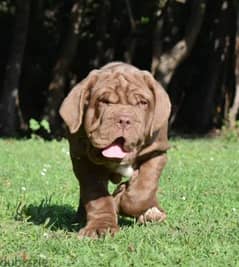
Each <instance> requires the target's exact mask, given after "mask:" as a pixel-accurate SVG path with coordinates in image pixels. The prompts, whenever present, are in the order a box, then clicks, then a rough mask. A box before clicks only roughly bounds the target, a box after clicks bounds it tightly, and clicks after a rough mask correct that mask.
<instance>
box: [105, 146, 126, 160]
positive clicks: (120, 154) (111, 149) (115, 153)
mask: <svg viewBox="0 0 239 267" xmlns="http://www.w3.org/2000/svg"><path fill="white" fill-rule="evenodd" d="M102 154H103V156H104V157H106V158H119V159H122V158H124V157H125V156H126V154H127V153H126V152H124V151H123V150H122V148H121V147H120V146H119V145H118V144H112V145H111V146H108V147H107V148H105V149H104V150H103V151H102Z"/></svg>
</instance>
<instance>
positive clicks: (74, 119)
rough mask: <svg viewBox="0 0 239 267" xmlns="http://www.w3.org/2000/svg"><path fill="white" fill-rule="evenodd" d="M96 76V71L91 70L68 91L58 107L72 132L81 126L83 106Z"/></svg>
mask: <svg viewBox="0 0 239 267" xmlns="http://www.w3.org/2000/svg"><path fill="white" fill-rule="evenodd" d="M97 78H98V71H92V72H91V73H90V74H89V75H88V76H87V77H86V78H85V79H84V80H82V81H81V82H80V83H78V84H77V85H76V86H75V87H74V88H73V89H72V90H71V91H70V93H69V94H68V96H67V97H66V98H65V99H64V101H63V103H62V105H61V107H60V110H59V113H60V115H61V117H62V118H63V120H64V122H65V123H66V125H67V126H68V128H69V131H70V133H72V134H73V133H76V132H77V131H78V130H79V128H80V126H81V123H82V118H83V113H84V107H85V105H86V103H87V99H88V98H89V96H90V91H91V88H92V87H94V85H95V83H96V81H97Z"/></svg>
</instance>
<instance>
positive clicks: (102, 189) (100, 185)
mask: <svg viewBox="0 0 239 267" xmlns="http://www.w3.org/2000/svg"><path fill="white" fill-rule="evenodd" d="M72 163H73V169H74V172H75V175H76V177H77V178H78V180H79V182H80V198H81V201H80V202H81V204H82V205H83V208H84V209H85V212H86V226H85V227H84V228H82V229H81V230H80V232H79V236H80V238H81V237H85V236H87V237H91V238H97V237H99V236H103V235H105V234H107V233H110V234H112V235H114V234H115V233H116V232H117V231H118V230H119V227H118V225H117V214H116V207H115V204H114V201H113V197H112V196H111V195H110V194H109V192H108V189H107V183H108V182H107V180H106V179H104V176H105V175H107V173H106V171H105V170H104V169H103V168H102V167H100V166H95V165H94V164H92V163H91V162H90V161H89V160H88V159H87V158H81V159H80V160H78V159H74V158H72ZM105 178H106V177H105Z"/></svg>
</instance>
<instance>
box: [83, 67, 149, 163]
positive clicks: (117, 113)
mask: <svg viewBox="0 0 239 267" xmlns="http://www.w3.org/2000/svg"><path fill="white" fill-rule="evenodd" d="M153 102H154V100H153V94H152V92H151V91H150V90H149V89H148V88H147V85H146V83H145V81H144V80H143V79H142V76H141V75H137V73H136V74H134V75H132V73H123V72H120V71H119V72H108V73H107V72H106V73H105V75H101V76H100V78H99V79H98V81H97V82H96V83H95V85H94V87H93V88H92V89H91V96H90V99H89V103H88V105H87V107H86V111H85V116H84V127H85V131H86V133H87V136H88V138H89V140H90V143H91V145H92V147H93V149H92V151H91V153H92V154H94V156H95V157H99V158H102V160H103V159H110V160H115V161H119V160H122V159H124V160H126V159H127V158H129V157H130V156H132V155H133V154H135V153H136V152H137V150H139V148H140V147H142V145H143V144H144V142H145V136H147V135H148V134H149V123H148V122H149V121H151V120H152V118H151V113H152V112H151V110H152V107H153V105H154V103H153ZM94 148H96V149H97V150H98V153H97V151H96V150H95V149H94ZM93 152H95V153H93Z"/></svg>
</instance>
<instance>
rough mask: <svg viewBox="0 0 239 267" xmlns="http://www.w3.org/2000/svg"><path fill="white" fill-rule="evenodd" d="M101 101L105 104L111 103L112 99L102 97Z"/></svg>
mask: <svg viewBox="0 0 239 267" xmlns="http://www.w3.org/2000/svg"><path fill="white" fill-rule="evenodd" d="M99 102H100V103H103V104H109V103H110V101H109V100H108V99H106V98H102V99H100V100H99Z"/></svg>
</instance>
